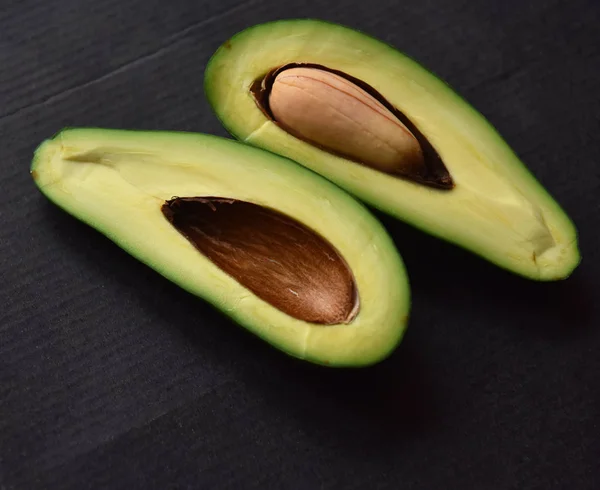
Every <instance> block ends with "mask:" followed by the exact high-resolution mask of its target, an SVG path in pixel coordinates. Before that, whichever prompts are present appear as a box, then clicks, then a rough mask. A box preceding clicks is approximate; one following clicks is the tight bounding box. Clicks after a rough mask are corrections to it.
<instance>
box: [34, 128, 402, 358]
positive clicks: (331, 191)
mask: <svg viewBox="0 0 600 490" xmlns="http://www.w3.org/2000/svg"><path fill="white" fill-rule="evenodd" d="M80 142H83V143H84V144H83V145H82V148H83V147H86V149H87V147H92V148H94V147H98V148H100V151H104V149H106V148H111V149H112V151H119V144H120V143H121V142H123V143H124V145H123V152H124V154H125V153H127V152H128V151H130V150H131V148H130V146H131V145H130V142H133V146H135V147H136V149H139V150H141V151H142V152H144V153H148V154H152V152H153V151H158V150H156V149H157V148H160V147H161V143H168V144H169V145H173V146H177V147H179V148H181V147H185V146H186V145H189V147H190V155H191V158H196V157H195V156H194V155H201V152H200V151H198V150H202V149H203V148H209V147H213V148H214V150H213V153H214V154H218V153H219V152H220V151H223V153H224V160H223V162H226V161H227V159H228V158H229V159H231V158H232V156H237V157H239V158H240V159H242V160H243V157H247V158H248V159H249V160H250V164H249V166H250V167H254V170H255V172H260V171H261V170H264V171H265V175H266V176H267V177H268V178H271V177H274V178H276V179H279V181H285V182H288V183H289V185H290V186H291V187H296V188H300V189H302V188H304V191H306V192H312V191H313V190H314V191H315V192H317V193H320V194H319V196H320V197H325V196H326V198H327V199H330V200H331V202H332V203H336V204H337V205H338V206H341V207H343V208H344V209H346V210H347V211H348V216H347V218H348V220H350V221H352V220H356V221H358V222H360V223H362V225H363V226H364V231H365V232H366V233H368V234H373V235H374V237H375V238H374V241H375V242H377V243H378V244H379V246H380V247H381V251H382V257H386V258H387V259H389V263H386V262H381V263H380V264H379V266H380V270H381V274H382V275H387V284H385V283H384V282H383V281H382V282H381V284H380V285H379V286H387V287H389V289H390V290H391V291H392V293H391V294H390V298H394V303H392V302H391V301H390V302H389V304H388V305H387V306H388V308H387V310H388V311H390V312H393V314H390V316H389V317H388V318H387V321H385V322H376V321H375V322H371V324H369V323H368V320H367V321H366V322H365V321H363V322H362V323H363V325H362V326H360V322H359V324H358V325H352V324H350V325H335V326H333V327H330V326H322V325H312V324H308V323H306V324H305V325H303V322H301V321H298V320H295V319H291V320H290V322H289V324H287V323H286V321H287V320H286V318H285V317H286V315H285V314H282V313H281V312H273V311H268V312H267V313H264V312H265V311H266V310H269V308H270V306H268V305H267V307H266V308H265V307H264V305H261V307H262V308H263V310H262V313H263V314H262V318H258V317H254V316H253V312H252V311H249V310H248V311H244V309H243V308H242V307H239V308H231V307H226V306H227V305H226V304H225V303H224V302H223V301H222V298H219V295H218V294H215V293H214V292H213V291H212V290H211V289H210V288H204V289H202V288H201V287H199V286H198V284H195V283H194V282H193V281H190V280H189V277H182V276H181V274H180V273H179V272H178V271H176V270H173V269H170V268H169V267H170V264H169V263H168V262H165V261H164V260H163V259H161V254H159V253H158V250H159V249H161V248H162V250H164V247H161V245H162V243H161V240H166V241H165V242H164V243H168V242H169V240H171V238H164V236H163V237H156V238H157V244H156V245H155V246H154V247H153V246H149V245H146V248H145V249H141V248H140V247H139V245H138V244H136V243H135V241H134V240H133V239H132V237H133V235H132V234H131V235H125V234H124V233H123V230H122V229H121V230H119V229H118V228H116V227H114V226H113V225H112V224H111V223H110V220H106V219H104V220H103V219H100V218H101V217H102V216H101V213H100V214H93V213H90V212H89V209H93V207H91V208H89V209H84V208H83V207H82V206H81V201H80V202H78V198H79V199H81V195H84V193H83V192H81V193H80V195H79V196H70V195H69V194H70V192H69V191H72V190H73V187H71V188H68V186H69V185H71V184H69V183H68V182H67V181H66V180H65V182H61V179H62V176H61V175H60V174H61V171H60V170H59V171H58V172H54V173H53V170H54V169H52V168H51V166H52V163H51V161H52V159H53V158H54V157H55V154H56V152H60V151H61V149H62V148H63V147H64V148H67V149H69V150H72V149H73V148H74V147H76V146H77V145H78V144H79V143H80ZM92 153H93V152H91V153H90V154H92ZM200 158H201V157H200ZM66 159H67V160H70V161H72V162H74V163H75V164H80V165H82V164H86V158H85V152H84V156H82V157H77V156H71V157H69V158H66ZM208 160H210V158H208ZM208 160H207V161H205V162H203V163H201V164H200V165H199V166H200V167H201V166H202V165H209V164H210V163H214V159H213V161H212V162H209V161H208ZM240 165H244V164H243V163H241V164H240ZM240 168H241V166H240ZM165 170H166V169H165ZM30 173H31V176H32V178H33V179H34V182H35V184H36V185H37V187H38V189H39V191H40V192H41V193H42V194H43V195H44V196H45V197H47V198H48V199H49V200H50V201H51V202H52V203H53V204H55V205H56V206H58V207H59V208H61V209H62V210H63V211H65V212H67V213H68V214H70V215H72V216H73V217H75V218H76V219H78V220H80V221H82V222H83V223H86V224H87V225H89V226H90V227H92V228H94V229H96V230H97V231H98V232H100V233H101V234H103V235H104V236H106V237H107V238H109V239H110V240H111V241H113V242H114V243H115V244H116V245H118V246H119V247H120V248H122V249H123V250H125V251H126V252H128V253H129V254H130V255H132V256H133V257H135V258H136V259H138V260H139V261H140V262H142V263H144V264H145V265H147V266H149V267H150V268H152V269H153V270H155V271H156V272H158V273H159V274H161V275H162V276H163V277H165V278H166V279H168V280H170V281H172V282H173V283H175V284H176V285H178V286H179V287H181V288H182V289H184V290H186V291H187V292H189V293H191V294H192V295H194V296H196V297H198V298H199V299H201V300H204V301H206V302H207V303H208V304H209V305H210V306H211V307H213V308H214V309H216V310H217V311H218V312H220V313H221V314H223V315H225V316H227V317H229V318H230V319H231V320H232V321H233V322H234V323H236V324H238V325H240V326H241V327H243V328H245V329H246V330H248V331H249V332H250V333H252V334H254V335H256V336H258V337H259V338H261V339H262V340H263V341H265V342H266V343H268V344H269V345H271V346H272V347H274V348H276V349H277V350H279V351H281V352H283V353H284V354H286V355H288V356H290V357H293V358H296V359H299V360H301V361H306V362H309V363H312V364H317V365H320V366H325V367H331V368H362V367H367V366H371V365H374V364H377V363H379V362H381V361H383V360H384V359H386V358H387V357H389V356H390V355H391V354H392V353H393V352H394V351H395V349H396V348H397V347H398V345H399V344H400V343H401V341H402V338H403V336H404V332H405V330H406V328H407V325H408V321H409V314H410V303H411V301H410V285H409V282H408V277H407V275H406V270H405V268H404V263H403V262H402V258H401V257H400V255H399V254H398V252H397V250H396V249H395V246H394V244H393V242H392V240H391V238H390V237H389V236H388V235H387V232H386V230H385V228H383V226H382V225H381V224H380V223H379V222H378V220H377V219H376V218H375V217H374V216H373V215H372V214H371V213H370V212H369V211H368V209H367V208H366V207H365V206H363V205H362V204H361V203H360V202H358V201H356V200H355V199H353V198H352V197H351V196H350V195H349V194H347V193H346V192H344V191H342V190H341V189H339V188H338V187H336V186H335V185H333V184H332V183H330V182H329V181H327V180H326V179H324V178H322V177H321V176H319V175H317V174H315V173H314V172H311V171H309V170H307V169H304V168H302V167H300V166H298V165H297V164H295V163H294V162H292V161H290V160H289V159H286V158H283V157H280V156H278V155H275V154H273V153H270V152H266V151H263V150H260V149H258V148H253V147H251V146H248V145H244V144H241V143H239V142H237V141H235V140H231V139H226V138H221V137H218V136H213V135H206V134H199V133H186V132H172V131H144V130H115V129H103V128H72V127H69V128H64V129H63V130H61V131H59V132H57V133H56V134H54V135H53V136H52V137H51V138H49V139H47V140H45V141H43V142H42V143H41V144H40V145H39V146H38V147H37V148H36V150H35V152H34V156H33V159H32V162H31V166H30ZM66 174H68V172H66ZM165 175H166V174H165ZM88 180H93V179H88ZM309 183H310V186H309V185H307V184H309ZM62 187H65V188H66V189H64V192H63V189H61V188H62ZM309 187H310V189H309ZM173 191H174V192H173V193H172V195H176V194H177V192H175V191H176V189H173ZM105 197H106V199H107V201H106V202H109V201H110V202H115V201H118V200H116V199H115V196H114V195H111V196H105ZM170 197H171V194H169V195H167V194H165V196H164V198H165V200H167V199H169V198H170ZM85 199H87V198H85ZM288 207H289V206H288ZM122 211H123V213H124V214H126V213H127V209H126V208H124V209H123V210H122ZM139 216H142V215H139ZM148 216H149V218H148V219H149V220H150V221H152V220H154V219H156V220H157V221H156V223H158V222H159V221H160V222H162V221H163V220H164V221H165V222H166V219H165V218H164V216H163V215H162V213H161V212H160V206H157V207H156V210H152V212H151V213H149V214H148ZM112 219H113V220H114V216H112ZM122 228H123V227H122ZM125 228H126V227H125ZM356 228H357V227H355V230H354V231H356ZM174 233H176V232H175V231H174ZM174 236H175V235H174ZM324 237H325V238H326V239H328V238H329V239H330V238H331V237H328V236H326V234H324ZM189 248H190V249H191V248H193V247H192V245H189ZM194 250H195V249H194ZM194 253H196V252H194ZM163 255H164V254H163ZM350 262H351V263H353V264H358V263H359V256H358V255H357V257H356V258H352V259H351V260H350ZM171 265H172V264H171ZM195 266H196V264H193V265H192V268H193V267H195ZM199 272H200V273H202V272H203V271H202V269H199ZM210 273H211V274H213V273H214V271H213V272H210ZM365 279H367V280H369V278H368V277H367V276H365V275H363V279H361V280H360V281H358V283H359V287H362V289H363V292H364V288H365V287H366V286H365V282H364V281H365ZM361 282H362V284H361ZM234 283H235V281H234V280H233V279H231V283H230V285H231V287H232V288H233V287H237V291H238V294H239V293H240V292H243V294H244V295H245V294H246V293H248V291H247V290H244V289H243V288H242V287H240V286H239V284H237V283H235V284H234ZM367 286H368V285H367ZM250 294H251V293H250ZM367 296H368V295H367ZM235 299H236V300H239V298H235ZM382 301H383V302H385V299H383V300H382ZM380 306H381V307H382V309H386V305H385V304H384V303H382V304H381V305H380ZM273 310H274V309H273ZM373 310H375V308H371V311H373ZM363 316H364V315H363ZM269 317H272V318H274V320H273V324H272V325H270V327H271V328H277V327H278V326H279V325H278V324H277V320H281V319H282V318H283V319H284V320H285V321H284V322H283V324H282V325H281V326H282V327H283V328H282V329H283V330H285V329H288V330H290V331H292V330H293V329H296V332H295V334H297V332H298V331H300V333H302V334H303V331H302V329H303V328H306V329H328V330H323V332H325V334H323V332H319V331H316V336H319V335H320V334H323V335H321V337H320V340H318V341H315V342H314V345H313V346H312V347H311V346H309V345H308V340H307V341H306V344H305V346H304V349H299V347H298V345H297V338H296V337H298V335H296V337H292V335H291V334H290V337H289V342H288V339H286V337H285V334H278V335H272V334H269V332H268V329H265V328H262V327H263V326H264V325H263V324H264V320H265V318H266V319H267V321H268V320H269ZM359 317H360V313H359V316H358V317H357V318H359ZM344 328H345V329H347V330H346V331H344V332H342V331H341V330H339V329H344ZM336 329H337V330H336ZM327 332H332V337H331V339H328V338H327ZM349 332H350V334H349ZM340 334H341V335H340ZM336 335H338V337H337V338H336ZM344 335H345V336H344ZM378 335H379V336H380V337H381V338H382V339H385V340H383V341H378V340H377V336H378ZM313 336H315V335H313ZM361 336H362V337H363V338H362V339H361ZM338 338H339V339H342V340H344V342H341V343H340V345H337V344H336V342H335V341H336V340H337V339H338ZM307 339H308V335H307ZM374 339H375V340H374ZM361 340H363V341H364V342H365V345H366V346H365V347H364V348H361V346H360V342H361ZM367 344H368V345H367ZM345 347H346V348H345Z"/></svg>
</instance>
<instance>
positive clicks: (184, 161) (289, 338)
mask: <svg viewBox="0 0 600 490" xmlns="http://www.w3.org/2000/svg"><path fill="white" fill-rule="evenodd" d="M31 175H32V177H33V179H34V181H35V183H36V185H37V186H38V188H39V189H40V191H41V192H42V193H43V194H44V195H45V196H46V197H47V198H48V199H50V200H51V201H53V202H54V203H55V204H57V205H58V206H59V207H61V208H63V209H64V210H65V211H67V212H68V213H70V214H71V215H73V216H75V217H76V218H78V219H79V220H81V221H83V222H85V223H87V224H88V225H90V226H91V227H93V228H95V229H96V230H98V231H99V232H101V233H102V234H104V235H105V236H107V237H108V238H110V239H111V240H112V241H114V242H115V243H116V244H117V245H118V246H120V247H121V248H123V249H124V250H126V251H127V252H128V253H130V254H131V255H132V256H134V257H136V258H137V259H139V260H140V261H142V262H143V263H145V264H147V265H148V266H150V267H151V268H153V269H154V270H156V271H157V272H158V273H160V274H162V275H163V276H164V277H166V278H167V279H169V280H171V281H172V282H174V283H175V284H177V285H179V286H181V287H182V288H183V289H185V290H187V291H189V292H190V293H192V294H194V295H196V296H198V297H201V298H203V299H204V300H206V301H208V302H209V303H210V304H212V305H213V306H214V307H216V308H217V309H218V310H220V311H222V312H223V313H225V314H227V315H229V316H230V317H231V318H232V319H233V320H234V321H235V322H237V323H239V324H240V325H242V326H243V327H245V328H246V329H248V330H249V331H251V332H252V333H254V334H255V335H257V336H259V337H260V338H262V339H264V340H265V341H266V342H268V343H269V344H271V345H273V346H274V347H276V348H278V349H280V350H282V351H284V352H286V353H287V354H289V355H291V356H293V357H296V358H300V359H304V360H307V361H310V362H313V363H316V364H322V365H329V366H339V367H343V366H346V367H359V366H366V365H370V364H374V363H376V362H378V361H381V360H382V359H384V358H385V357H387V356H388V355H389V354H390V353H391V352H392V351H393V350H394V348H395V347H396V346H397V345H398V343H399V342H400V341H401V339H402V336H403V333H404V331H405V328H406V326H407V321H408V315H409V308H410V293H409V284H408V280H407V275H406V272H405V268H404V264H403V262H402V259H401V257H400V256H399V254H398V252H397V251H396V248H395V246H394V244H393V242H392V240H391V239H390V237H389V236H388V234H387V232H386V231H385V229H384V228H383V226H382V225H381V224H380V223H379V222H378V221H377V220H376V218H375V217H374V216H373V215H372V214H371V213H370V212H369V211H368V210H367V209H366V207H364V205H363V204H361V203H360V202H358V201H356V200H355V199H354V198H353V197H352V196H350V195H349V194H347V193H346V192H344V191H342V190H341V189H339V188H338V187H337V186H335V185H333V184H332V183H330V182H329V181H327V180H326V179H324V178H322V177H321V176H319V175H317V174H315V173H313V172H311V171H309V170H307V169H305V168H303V167H301V166H299V165H297V164H295V163H294V162H292V161H290V160H288V159H286V158H283V157H280V156H278V155H274V154H272V153H269V152H266V151H263V150H260V149H258V148H253V147H251V146H248V145H243V144H242V143H239V142H237V141H235V140H230V139H225V138H220V137H217V136H210V135H203V134H194V133H183V132H181V133H179V132H163V131H131V130H111V129H94V128H79V129H66V130H63V131H62V132H60V133H59V134H57V135H56V136H55V137H53V138H52V139H48V140H46V141H44V142H43V143H42V144H41V145H40V146H39V147H38V148H37V149H36V151H35V155H34V158H33V161H32V165H31Z"/></svg>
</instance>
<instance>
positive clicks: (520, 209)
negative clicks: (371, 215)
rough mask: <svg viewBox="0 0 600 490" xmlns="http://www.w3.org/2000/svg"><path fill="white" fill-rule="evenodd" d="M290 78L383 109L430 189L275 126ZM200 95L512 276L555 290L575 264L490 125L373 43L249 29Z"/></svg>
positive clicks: (345, 32) (245, 129) (282, 150)
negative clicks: (398, 125)
mask: <svg viewBox="0 0 600 490" xmlns="http://www.w3.org/2000/svg"><path fill="white" fill-rule="evenodd" d="M297 67H308V68H313V69H320V70H325V71H329V72H330V73H336V74H338V75H340V76H342V77H345V78H346V79H347V80H349V81H351V82H353V83H355V84H356V85H357V87H360V88H361V89H362V90H364V91H365V92H367V93H369V94H371V96H373V97H374V98H376V99H377V100H378V101H379V102H380V103H381V104H383V105H384V106H385V107H386V108H388V109H389V110H390V112H392V113H393V114H394V115H395V116H396V117H397V118H398V119H399V120H400V121H401V122H403V123H404V124H405V125H406V127H407V128H408V129H410V130H411V131H412V133H413V134H414V135H415V137H416V138H417V140H418V141H419V144H420V145H421V148H422V150H423V153H424V154H425V161H426V163H427V166H426V168H427V169H428V170H427V171H428V172H429V176H430V178H429V180H427V179H423V178H421V179H416V178H410V176H408V178H407V176H406V175H399V174H394V173H389V172H384V171H381V170H377V169H375V168H372V167H370V166H369V165H365V162H361V161H356V160H353V159H351V158H348V157H346V156H344V155H342V154H340V153H339V152H338V153H336V152H331V151H329V149H327V148H323V147H322V146H318V145H315V144H313V143H311V142H310V141H307V140H305V139H302V138H301V137H299V136H298V135H294V133H293V132H292V131H289V128H286V127H285V126H284V125H282V124H280V121H278V120H277V119H276V118H275V117H274V116H273V114H272V113H270V112H269V95H270V94H269V90H270V89H271V88H272V85H273V80H274V78H275V77H276V76H277V75H278V73H283V72H284V71H285V70H288V69H291V68H297ZM205 92H206V95H207V97H208V100H209V102H210V104H211V106H212V107H213V109H214V111H215V113H216V115H217V116H218V118H219V119H220V121H221V122H222V123H223V125H224V126H225V127H226V129H227V130H228V131H229V132H230V133H231V134H232V135H234V136H235V137H236V138H238V139H239V140H241V141H243V142H245V143H248V144H250V145H254V146H257V147H262V148H264V149H267V150H270V151H272V152H274V153H278V154H280V155H283V156H286V157H288V158H290V159H293V160H295V161H296V162H298V163H300V164H302V165H304V166H306V167H308V168H310V169H312V170H314V171H315V172H317V173H319V174H321V175H323V176H325V177H326V178H328V179H329V180H331V181H333V182H335V183H336V184H338V185H339V186H341V187H342V188H344V189H346V190H347V191H349V192H351V193H352V194H354V195H355V196H357V197H358V198H360V199H362V200H363V201H364V202H366V203H368V204H370V205H372V206H373V207H375V208H378V209H380V210H382V211H384V212H386V213H388V214H390V215H393V216H395V217H397V218H399V219H401V220H403V221H405V222H407V223H409V224H411V225H413V226H415V227H417V228H420V229H421V230H423V231H425V232H427V233H429V234H431V235H434V236H436V237H438V238H441V239H444V240H446V241H449V242H452V243H454V244H456V245H458V246H461V247H463V248H465V249H467V250H470V251H471V252H473V253H475V254H478V255H480V256H482V257H484V258H485V259H487V260H489V261H490V262H492V263H494V264H496V265H498V266H500V267H502V268H505V269H507V270H509V271H512V272H513V273H516V274H519V275H521V276H524V277H527V278H530V279H534V280H540V281H552V280H559V279H564V278H566V277H567V276H569V275H570V273H571V272H572V271H573V269H575V267H576V266H577V265H578V264H579V262H580V254H579V250H578V245H577V232H576V229H575V226H574V225H573V223H572V221H571V220H570V219H569V217H568V216H567V215H566V214H565V212H564V211H563V209H561V207H560V206H559V204H558V203H557V202H556V201H555V200H554V199H553V198H552V196H551V195H550V194H549V193H548V192H547V191H546V190H545V189H544V187H543V186H542V185H541V184H540V183H539V182H538V181H537V180H536V178H535V177H534V176H533V175H532V174H531V173H530V171H529V170H528V169H527V168H526V167H525V165H524V164H523V163H522V162H521V161H520V160H519V158H518V157H517V155H516V154H515V153H514V152H513V151H512V150H511V148H510V147H509V146H508V144H507V143H506V142H505V141H504V140H503V139H502V137H501V136H500V135H499V134H498V132H497V131H496V130H495V129H494V128H493V127H492V125H491V124H490V123H489V122H488V121H487V120H486V119H485V118H484V117H483V116H482V115H481V114H480V113H479V112H477V111H476V110H475V109H474V108H473V107H471V106H470V105H469V104H468V103H467V102H466V101H465V100H463V99H462V98H461V97H460V96H459V95H457V94H456V93H455V92H454V91H453V90H452V89H451V88H450V87H449V86H448V85H447V84H445V83H444V82H443V81H441V80H440V79H439V78H437V77H436V76H434V75H433V74H432V73H430V72H429V71H428V70H426V69H425V68H423V67H422V66H421V65H419V64H418V63H417V62H415V61H414V60H412V59H410V58H409V57H407V56H405V55H404V54H402V53H401V52H399V51H398V50H396V49H394V48H393V47H391V46H389V45H387V44H385V43H383V42H381V41H379V40H377V39H374V38H372V37H370V36H367V35H365V34H363V33H361V32H358V31H355V30H352V29H350V28H347V27H344V26H340V25H336V24H331V23H328V22H323V21H320V20H310V19H308V20H282V21H275V22H270V23H267V24H261V25H257V26H254V27H251V28H249V29H246V30H244V31H242V32H240V33H238V34H237V35H235V36H234V37H232V38H231V39H229V40H228V41H227V42H225V43H224V44H223V45H222V46H221V47H219V49H218V50H217V51H216V53H215V54H214V55H213V56H212V58H211V60H210V61H209V63H208V66H207V68H206V72H205ZM426 177H427V176H426Z"/></svg>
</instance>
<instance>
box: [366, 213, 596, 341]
mask: <svg viewBox="0 0 600 490" xmlns="http://www.w3.org/2000/svg"><path fill="white" fill-rule="evenodd" d="M372 212H373V213H374V214H375V215H376V216H377V217H378V218H379V220H380V221H381V222H382V223H383V225H384V226H385V227H386V229H387V230H388V232H389V234H390V235H391V237H392V239H393V240H394V242H395V244H396V247H397V249H398V251H399V252H400V254H401V256H402V258H403V259H404V262H405V265H406V268H407V270H408V275H409V278H410V282H411V289H412V295H413V297H425V298H430V299H431V301H435V302H436V304H439V305H442V306H443V305H445V304H448V302H450V301H451V302H453V303H454V304H455V305H457V308H458V309H459V310H460V309H466V308H468V307H469V305H473V304H475V305H477V307H479V308H481V307H483V308H485V309H486V311H488V312H489V314H490V315H491V316H492V317H494V316H495V315H499V314H509V315H511V317H512V318H513V319H514V325H517V326H519V327H521V326H522V325H524V322H523V321H521V319H528V318H530V317H531V316H532V315H535V316H536V321H534V322H531V321H530V322H527V324H526V328H528V329H530V330H531V331H535V332H537V333H538V334H539V335H540V336H541V337H542V338H544V337H546V338H556V337H559V338H561V339H568V338H570V337H573V338H574V337H575V336H577V335H579V334H580V333H582V332H583V331H584V330H586V329H587V328H588V327H590V326H591V325H592V315H593V308H594V299H593V294H592V287H591V284H589V283H588V281H587V280H586V277H585V275H584V271H583V270H582V268H581V266H580V267H578V268H577V269H576V270H575V271H574V272H573V274H572V275H571V276H570V277H569V278H567V279H564V280H562V281H556V282H537V281H533V280H530V279H525V278H522V277H520V276H518V275H515V274H513V273H511V272H508V271H506V270H504V269H501V268H499V267H497V266H496V265H494V264H491V263H490V262H488V261H486V260H484V259H483V258H481V257H479V256H477V255H475V254H474V253H471V252H469V251H467V250H464V249H462V248H460V247H458V246H455V245H453V244H451V243H448V242H445V241H442V240H440V239H437V238H435V237H433V236H430V235H427V234H425V233H423V232H421V231H420V230H418V229H416V228H414V227H411V226H409V225H407V224H405V223H402V222H401V221H399V220H397V219H394V218H392V217H390V216H387V215H384V214H383V213H380V212H379V211H376V210H373V209H372ZM413 315H418V311H413ZM456 320H457V319H455V320H452V319H449V322H450V323H453V322H454V321H456ZM409 328H410V327H409Z"/></svg>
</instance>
